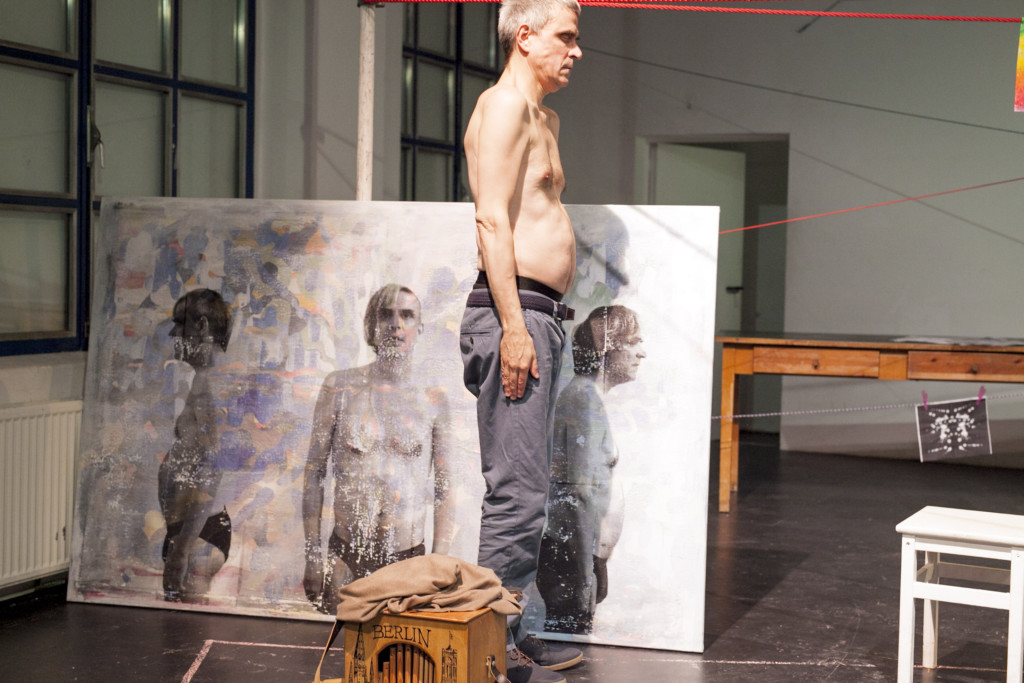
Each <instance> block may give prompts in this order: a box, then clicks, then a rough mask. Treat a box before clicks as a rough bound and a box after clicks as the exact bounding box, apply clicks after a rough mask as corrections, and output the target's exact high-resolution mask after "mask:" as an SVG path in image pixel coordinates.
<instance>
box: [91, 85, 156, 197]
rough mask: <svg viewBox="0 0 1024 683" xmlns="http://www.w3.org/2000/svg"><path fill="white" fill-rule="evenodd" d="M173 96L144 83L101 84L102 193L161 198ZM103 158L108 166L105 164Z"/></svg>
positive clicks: (98, 100) (98, 172)
mask: <svg viewBox="0 0 1024 683" xmlns="http://www.w3.org/2000/svg"><path fill="white" fill-rule="evenodd" d="M166 98H167V95H166V94H165V93H162V92H158V91H153V90H146V89H143V88H129V87H127V86H123V85H114V84H111V83H104V82H102V81H98V82H97V83H96V118H95V121H96V127H97V128H99V130H100V135H101V136H102V138H103V156H102V158H101V157H100V156H99V155H100V152H99V149H98V148H97V150H96V152H95V154H96V159H95V163H94V164H93V166H94V168H95V172H94V173H95V175H94V176H93V177H94V179H95V180H96V194H98V195H122V196H131V195H134V196H139V195H141V196H146V197H159V196H161V195H164V194H166V192H165V184H164V165H165V164H164V137H165V135H166V126H165V125H164V118H165V113H164V112H165V111H166ZM101 162H102V167H101V166H100V164H101Z"/></svg>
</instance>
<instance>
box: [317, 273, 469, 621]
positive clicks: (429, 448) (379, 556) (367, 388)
mask: <svg viewBox="0 0 1024 683" xmlns="http://www.w3.org/2000/svg"><path fill="white" fill-rule="evenodd" d="M421 330H422V324H421V322H420V302H419V299H417V298H416V295H415V294H413V292H412V291H411V290H409V289H408V288H406V287H401V286H399V285H395V284H391V285H387V286H385V287H383V288H381V289H379V290H378V291H377V292H375V293H374V294H373V296H371V297H370V302H369V303H368V304H367V306H366V316H365V318H364V321H363V332H364V335H365V338H366V343H367V344H369V345H370V346H371V347H372V348H373V350H374V352H375V353H376V354H377V357H376V359H375V360H374V362H372V363H370V364H369V365H364V366H362V367H358V368H353V369H349V370H339V371H337V372H333V373H331V374H330V375H328V376H327V378H326V379H325V380H324V383H323V387H322V388H321V389H320V396H319V398H318V399H317V402H316V409H315V411H314V414H313V436H312V438H311V440H310V448H309V457H308V460H307V462H306V479H305V488H304V492H303V497H302V516H303V527H304V529H305V535H306V572H305V576H304V578H303V587H304V588H305V591H306V597H308V598H309V600H310V601H311V602H312V603H313V604H314V605H316V607H317V609H320V610H321V611H323V612H325V613H328V614H330V613H332V612H334V611H335V609H337V602H338V593H337V589H338V588H339V587H341V586H343V585H345V584H346V583H348V582H350V581H352V580H353V579H358V578H362V577H364V576H367V575H369V574H370V573H372V572H373V571H375V570H377V569H379V568H381V567H383V566H384V565H387V564H391V563H393V562H397V561H398V560H404V559H407V558H410V557H415V556H417V555H423V554H425V553H426V548H425V546H424V538H425V526H426V513H427V510H428V509H429V508H431V507H433V509H434V530H433V548H432V552H435V553H443V554H447V553H448V549H449V547H450V546H451V542H452V537H453V536H454V532H455V526H454V524H455V520H454V497H453V496H451V495H449V484H450V479H451V476H452V473H451V472H450V471H449V469H448V466H449V458H448V457H447V456H448V442H449V414H448V401H447V398H446V396H445V394H444V390H443V389H441V388H439V387H435V386H430V385H427V384H424V383H423V382H421V381H418V380H417V379H416V378H413V377H410V372H409V370H410V359H411V355H412V350H413V347H414V346H415V344H416V339H417V337H418V336H419V333H420V331H421ZM331 460H333V473H334V529H333V532H332V534H331V538H330V540H329V541H328V544H327V546H328V548H327V550H328V552H327V558H326V562H325V558H324V554H323V550H322V547H321V545H322V543H321V537H320V523H321V519H320V518H321V512H322V510H323V503H324V493H325V489H326V486H325V483H326V482H325V478H326V476H327V467H328V463H329V462H330V461H331ZM431 482H433V485H431ZM325 565H326V567H325Z"/></svg>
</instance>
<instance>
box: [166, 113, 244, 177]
mask: <svg viewBox="0 0 1024 683" xmlns="http://www.w3.org/2000/svg"><path fill="white" fill-rule="evenodd" d="M241 111H242V110H241V107H239V106H237V105H234V104H225V103H223V102H215V101H212V100H203V99H199V98H196V97H183V98H182V99H181V113H180V115H179V123H178V130H179V133H180V134H179V136H178V159H177V161H178V194H179V195H180V196H182V197H237V196H238V195H239V185H240V183H239V179H240V177H241V173H240V172H239V159H240V155H239V142H238V141H239V131H240V125H241Z"/></svg>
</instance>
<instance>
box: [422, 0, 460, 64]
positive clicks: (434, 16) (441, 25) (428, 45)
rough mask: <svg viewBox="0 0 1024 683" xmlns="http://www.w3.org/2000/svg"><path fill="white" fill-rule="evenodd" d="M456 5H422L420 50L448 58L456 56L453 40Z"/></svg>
mask: <svg viewBox="0 0 1024 683" xmlns="http://www.w3.org/2000/svg"><path fill="white" fill-rule="evenodd" d="M454 9H455V6H454V5H451V6H449V5H446V4H442V3H436V4H426V3H425V4H421V5H420V6H419V11H420V12H419V15H420V21H419V25H418V26H417V34H418V37H419V49H421V50H430V51H431V52H440V53H441V54H443V55H445V56H446V57H454V56H455V41H454V40H452V26H453V25H454V23H455V22H454V21H452V16H453V14H452V12H453V10H454Z"/></svg>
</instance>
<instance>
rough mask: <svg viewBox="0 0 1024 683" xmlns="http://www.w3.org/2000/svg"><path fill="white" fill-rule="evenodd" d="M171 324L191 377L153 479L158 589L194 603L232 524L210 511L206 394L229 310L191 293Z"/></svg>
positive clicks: (211, 421) (214, 477)
mask: <svg viewBox="0 0 1024 683" xmlns="http://www.w3.org/2000/svg"><path fill="white" fill-rule="evenodd" d="M173 322H174V327H173V328H172V329H171V333H170V334H171V336H172V337H173V338H174V357H175V359H177V360H180V361H184V362H186V363H188V364H189V365H191V366H192V368H193V369H194V370H195V377H194V378H193V379H192V386H191V387H190V389H189V393H188V397H187V398H186V399H185V407H184V409H183V410H182V411H181V413H180V414H179V415H178V418H177V421H176V422H175V424H174V437H175V438H174V443H173V444H172V445H171V448H170V450H169V451H168V452H167V456H166V457H165V458H164V460H163V462H162V463H161V464H160V470H159V473H158V478H157V481H158V492H157V494H158V497H159V499H160V511H161V512H162V513H163V516H164V521H165V523H166V525H167V536H166V537H165V539H164V545H163V553H162V554H163V559H164V572H163V588H164V598H165V599H166V600H168V601H169V602H193V603H194V602H203V601H204V600H205V599H206V595H207V593H208V591H209V587H210V581H211V580H212V578H213V575H214V574H216V573H217V571H218V570H220V568H221V567H222V566H224V563H225V562H226V561H227V557H228V552H229V550H230V548H231V519H230V518H229V517H228V514H227V511H226V510H222V511H220V512H217V511H216V510H215V509H214V507H213V506H214V504H215V499H216V494H217V488H218V485H219V484H220V478H221V475H220V471H219V469H218V468H217V466H216V462H215V460H216V457H215V456H216V453H217V450H218V448H219V440H220V429H219V428H218V423H217V415H218V412H217V409H216V407H215V405H214V400H213V394H212V392H211V389H210V369H211V367H213V365H214V361H215V358H216V356H217V354H219V353H220V352H222V351H224V350H225V349H226V348H227V345H228V337H229V336H230V330H231V312H230V309H229V308H228V305H227V304H226V303H225V302H224V299H223V298H221V296H220V294H218V293H217V292H214V291H213V290H210V289H196V290H193V291H191V292H188V293H187V294H185V295H184V296H182V297H181V298H180V299H178V301H177V302H175V304H174V313H173Z"/></svg>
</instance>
